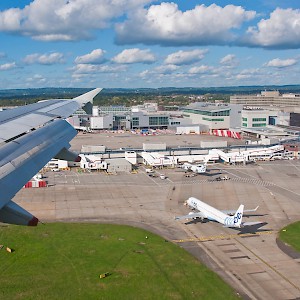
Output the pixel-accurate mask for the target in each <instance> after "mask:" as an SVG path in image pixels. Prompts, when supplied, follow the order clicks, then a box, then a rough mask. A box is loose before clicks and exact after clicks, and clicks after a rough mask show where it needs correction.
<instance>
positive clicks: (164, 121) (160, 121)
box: [149, 117, 169, 126]
mask: <svg viewBox="0 0 300 300" xmlns="http://www.w3.org/2000/svg"><path fill="white" fill-rule="evenodd" d="M168 125H169V118H168V117H149V126H168Z"/></svg>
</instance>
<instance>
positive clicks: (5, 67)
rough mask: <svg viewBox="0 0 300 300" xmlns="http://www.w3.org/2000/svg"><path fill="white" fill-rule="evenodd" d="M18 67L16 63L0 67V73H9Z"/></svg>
mask: <svg viewBox="0 0 300 300" xmlns="http://www.w3.org/2000/svg"><path fill="white" fill-rule="evenodd" d="M16 67H17V65H16V63H15V62H12V63H6V64H2V65H0V71H7V70H11V69H15V68H16Z"/></svg>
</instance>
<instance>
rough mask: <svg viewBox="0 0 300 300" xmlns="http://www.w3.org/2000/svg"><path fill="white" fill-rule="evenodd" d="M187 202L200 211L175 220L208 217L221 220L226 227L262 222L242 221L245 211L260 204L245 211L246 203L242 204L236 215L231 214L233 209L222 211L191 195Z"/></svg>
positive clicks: (212, 219)
mask: <svg viewBox="0 0 300 300" xmlns="http://www.w3.org/2000/svg"><path fill="white" fill-rule="evenodd" d="M186 203H187V205H188V206H190V207H191V208H193V209H196V210H198V212H195V213H194V212H190V213H189V214H188V215H185V216H178V217H175V220H181V219H196V218H200V219H202V220H203V219H208V220H209V221H216V222H219V223H221V224H223V225H224V227H237V228H241V227H245V226H251V225H256V224H260V223H261V222H242V218H243V213H244V212H252V211H256V210H257V209H258V206H257V207H256V208H255V209H249V210H245V211H244V205H243V204H241V205H240V206H239V208H238V210H237V211H236V212H235V213H234V215H233V216H230V214H232V213H233V211H226V212H224V211H220V210H218V209H216V208H214V207H212V206H210V205H208V204H207V203H204V202H203V201H200V200H199V199H196V198H194V197H190V198H189V199H188V200H187V201H186Z"/></svg>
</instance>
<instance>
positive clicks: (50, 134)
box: [0, 88, 101, 226]
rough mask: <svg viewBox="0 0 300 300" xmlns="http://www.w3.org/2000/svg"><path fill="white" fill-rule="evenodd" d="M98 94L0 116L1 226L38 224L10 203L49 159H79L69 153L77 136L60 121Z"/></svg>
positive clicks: (53, 102) (93, 93) (55, 100)
mask: <svg viewBox="0 0 300 300" xmlns="http://www.w3.org/2000/svg"><path fill="white" fill-rule="evenodd" d="M100 91H101V89H99V88H98V89H94V90H92V91H90V92H88V93H85V94H83V95H81V96H79V97H76V98H73V99H71V100H66V99H51V100H43V101H40V102H38V103H34V104H30V105H26V106H22V107H18V108H15V109H9V110H4V111H1V112H0V222H3V223H11V224H17V225H29V226H36V225H37V223H38V221H39V220H38V219H37V218H36V217H34V216H33V215H32V214H31V213H29V212H28V211H26V210H25V209H24V208H22V207H20V206H19V205H17V204H16V203H15V202H13V201H12V200H11V199H12V198H13V197H14V196H15V194H16V193H17V192H18V191H19V190H20V189H21V188H22V187H23V186H24V185H25V184H26V183H27V182H28V181H29V180H30V179H31V178H32V177H33V176H34V175H35V174H36V173H38V171H39V170H40V169H42V168H43V167H44V165H45V164H46V163H47V162H48V161H49V160H50V159H51V158H53V157H55V158H59V159H64V160H76V159H77V158H78V155H77V154H75V153H73V152H71V151H69V150H68V148H69V147H70V144H69V142H70V141H71V140H72V139H73V138H74V137H75V135H76V133H77V132H76V130H75V129H74V128H73V127H72V126H71V125H70V124H69V123H68V122H67V121H66V120H63V119H64V118H67V117H68V116H70V115H71V114H72V113H74V112H75V111H76V110H77V109H79V108H80V107H82V108H86V107H87V106H88V105H90V104H89V103H90V102H92V100H93V98H94V97H95V96H96V95H97V94H98V93H99V92H100Z"/></svg>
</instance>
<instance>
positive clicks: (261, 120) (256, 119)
mask: <svg viewBox="0 0 300 300" xmlns="http://www.w3.org/2000/svg"><path fill="white" fill-rule="evenodd" d="M266 121H267V119H266V118H253V119H252V122H266Z"/></svg>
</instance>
